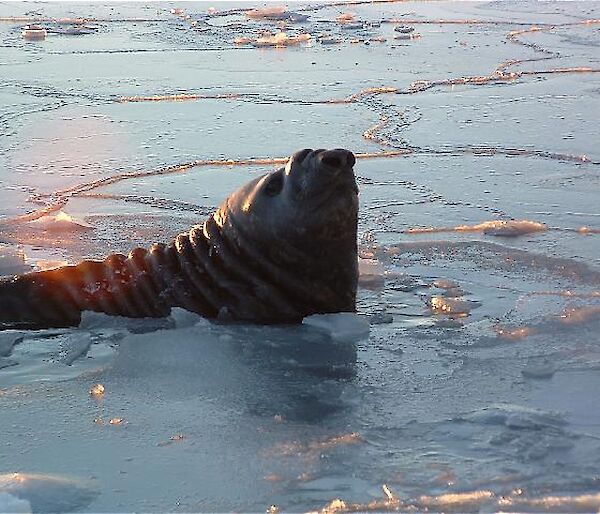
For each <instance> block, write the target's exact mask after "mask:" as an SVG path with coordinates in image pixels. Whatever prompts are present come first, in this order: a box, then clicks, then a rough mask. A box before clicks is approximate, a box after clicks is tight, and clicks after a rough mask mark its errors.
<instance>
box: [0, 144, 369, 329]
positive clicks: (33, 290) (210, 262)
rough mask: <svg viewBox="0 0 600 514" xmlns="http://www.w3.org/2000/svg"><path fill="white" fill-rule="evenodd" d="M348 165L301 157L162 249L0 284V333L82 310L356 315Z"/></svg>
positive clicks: (236, 316)
mask: <svg viewBox="0 0 600 514" xmlns="http://www.w3.org/2000/svg"><path fill="white" fill-rule="evenodd" d="M354 163H355V158H354V155H353V154H352V152H350V151H348V150H344V149H333V150H311V149H305V150H301V151H299V152H297V153H295V154H294V155H293V156H292V157H291V158H290V159H289V161H288V162H287V164H286V166H285V167H284V168H281V169H279V170H277V171H274V172H272V173H267V174H266V175H263V176H261V177H259V178H257V179H255V180H252V181H251V182H249V183H247V184H246V185H244V186H243V187H241V188H240V189H239V190H237V191H236V192H234V193H233V194H232V195H231V196H229V197H228V198H227V199H226V200H225V201H224V202H223V203H222V204H221V206H220V207H219V208H218V209H217V211H216V212H215V213H214V214H212V215H211V216H210V217H209V218H208V219H207V220H206V221H205V222H204V223H203V224H202V225H196V226H194V227H192V229H191V230H190V231H189V232H187V233H183V234H179V235H178V236H177V237H175V239H174V240H173V241H172V242H171V243H169V244H168V245H167V244H154V245H152V246H151V247H150V249H149V250H146V249H143V248H136V249H134V250H133V251H131V252H130V253H129V255H128V256H125V255H122V254H112V255H109V256H108V257H107V258H106V259H104V260H103V261H93V260H87V261H83V262H81V263H79V264H77V265H76V266H64V267H61V268H57V269H54V270H47V271H41V272H33V273H28V274H24V275H16V276H14V277H11V278H6V279H2V280H0V327H1V328H5V329H6V328H26V329H40V328H51V327H53V328H54V327H55V328H58V327H67V326H76V325H78V324H79V322H80V320H81V312H82V311H85V310H90V311H96V312H103V313H106V314H111V315H118V316H127V317H163V316H168V315H169V313H170V311H171V308H172V307H182V308H184V309H187V310H189V311H192V312H195V313H198V314H200V315H202V316H204V317H206V318H213V319H217V320H220V321H224V322H227V321H231V322H235V321H240V322H250V323H258V324H285V323H299V322H300V321H301V320H302V318H303V317H305V316H308V315H310V314H316V313H331V312H354V311H355V310H356V287H357V281H358V269H357V243H356V230H357V221H358V187H357V185H356V179H355V177H354V171H353V166H354Z"/></svg>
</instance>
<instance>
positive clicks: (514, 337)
mask: <svg viewBox="0 0 600 514" xmlns="http://www.w3.org/2000/svg"><path fill="white" fill-rule="evenodd" d="M494 332H496V336H497V337H499V338H500V339H506V340H508V341H519V340H521V339H524V338H526V337H528V336H530V335H533V334H535V333H536V330H535V329H534V328H533V327H514V328H510V327H503V326H501V325H496V326H495V327H494Z"/></svg>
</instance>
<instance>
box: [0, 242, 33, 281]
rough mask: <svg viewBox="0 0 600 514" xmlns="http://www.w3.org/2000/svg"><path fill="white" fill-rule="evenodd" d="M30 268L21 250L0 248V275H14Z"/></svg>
mask: <svg viewBox="0 0 600 514" xmlns="http://www.w3.org/2000/svg"><path fill="white" fill-rule="evenodd" d="M30 269H31V267H30V266H28V265H27V264H26V262H25V254H24V253H23V252H22V251H21V250H13V249H12V248H0V275H15V274H17V273H25V272H26V271H29V270H30Z"/></svg>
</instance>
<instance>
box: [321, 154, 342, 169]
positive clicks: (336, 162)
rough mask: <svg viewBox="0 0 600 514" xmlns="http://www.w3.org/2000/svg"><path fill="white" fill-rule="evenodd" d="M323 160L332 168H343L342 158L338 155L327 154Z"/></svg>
mask: <svg viewBox="0 0 600 514" xmlns="http://www.w3.org/2000/svg"><path fill="white" fill-rule="evenodd" d="M321 162H322V163H323V164H325V165H327V166H330V167H332V168H341V167H342V159H340V158H339V157H338V156H337V155H325V156H324V157H323V158H322V159H321Z"/></svg>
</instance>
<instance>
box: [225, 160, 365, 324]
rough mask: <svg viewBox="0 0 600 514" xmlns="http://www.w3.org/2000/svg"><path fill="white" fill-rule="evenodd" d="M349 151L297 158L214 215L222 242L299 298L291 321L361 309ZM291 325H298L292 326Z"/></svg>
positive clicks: (241, 191) (355, 198) (247, 188)
mask: <svg viewBox="0 0 600 514" xmlns="http://www.w3.org/2000/svg"><path fill="white" fill-rule="evenodd" d="M354 163H355V157H354V155H353V154H352V152H350V151H348V150H344V149H339V148H338V149H333V150H312V149H304V150H301V151H299V152H296V153H295V154H294V155H293V156H292V157H291V158H290V159H289V161H288V163H287V164H286V166H285V167H284V168H281V169H279V170H278V171H275V172H272V173H268V174H266V175H263V176H261V177H259V178H257V179H255V180H253V181H251V182H249V183H248V184H246V185H245V186H243V187H242V188H241V189H239V190H238V191H236V192H235V193H233V194H232V195H231V196H230V197H229V198H228V199H227V200H226V201H225V202H224V203H223V204H222V205H221V207H220V208H219V209H218V211H217V212H216V213H215V214H214V219H215V221H216V222H217V224H218V225H219V227H220V228H221V234H222V236H223V237H224V238H225V239H227V240H228V241H229V242H231V243H232V244H233V245H234V246H235V247H236V248H237V249H238V250H239V251H240V252H241V253H245V249H247V248H249V247H252V248H253V249H254V250H255V251H253V252H251V253H252V255H248V257H251V259H252V260H253V261H254V262H249V265H253V266H256V269H257V272H258V273H261V274H266V275H268V276H269V277H270V280H271V281H272V283H273V285H274V287H278V288H280V289H281V290H282V292H283V294H284V295H285V296H286V297H290V298H294V300H295V301H294V304H295V305H296V308H297V312H296V314H295V316H294V317H295V319H294V320H293V321H299V320H301V319H302V317H304V316H307V315H309V314H314V313H327V312H343V311H346V312H353V311H355V310H356V286H357V280H358V269H357V246H356V231H357V223H358V187H357V185H356V179H355V176H354V171H353V166H354ZM286 321H288V322H289V321H292V320H286Z"/></svg>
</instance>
